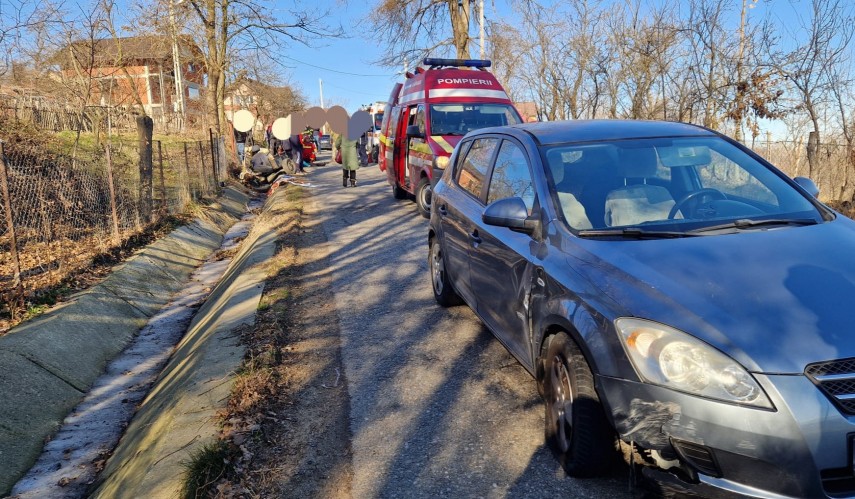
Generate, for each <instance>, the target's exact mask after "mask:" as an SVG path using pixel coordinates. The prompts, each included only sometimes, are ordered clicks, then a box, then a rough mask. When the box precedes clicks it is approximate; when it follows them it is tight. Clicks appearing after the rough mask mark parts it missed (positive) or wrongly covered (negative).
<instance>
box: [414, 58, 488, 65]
mask: <svg viewBox="0 0 855 499" xmlns="http://www.w3.org/2000/svg"><path fill="white" fill-rule="evenodd" d="M490 64H491V62H490V61H487V60H484V59H435V58H433V57H428V58H427V59H425V60H424V65H425V66H430V67H431V68H436V67H441V66H456V67H467V68H489V67H490Z"/></svg>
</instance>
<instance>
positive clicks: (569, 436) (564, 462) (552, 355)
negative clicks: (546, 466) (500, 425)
mask: <svg viewBox="0 0 855 499" xmlns="http://www.w3.org/2000/svg"><path fill="white" fill-rule="evenodd" d="M544 358H545V361H544V363H545V366H544V368H545V369H544V372H543V378H544V379H543V398H544V402H545V404H544V405H545V409H546V414H545V419H546V421H545V423H546V426H545V436H546V443H547V444H548V445H549V448H550V449H551V450H552V453H553V454H554V455H555V457H556V458H557V459H558V461H559V462H560V463H561V466H562V467H563V468H564V471H566V472H567V474H568V475H570V476H574V477H590V476H597V475H601V474H603V473H604V472H606V471H607V470H608V469H609V467H610V466H611V465H612V463H613V462H614V461H615V458H616V452H615V433H614V430H612V428H611V427H610V426H609V424H608V422H607V420H606V416H605V413H604V411H603V407H602V405H601V404H600V399H599V397H598V396H597V392H596V390H595V388H594V375H593V373H592V372H591V368H590V367H589V366H588V363H587V361H586V360H585V356H584V355H582V352H581V350H580V349H579V347H578V345H576V343H575V342H574V341H573V340H572V339H570V337H569V336H567V334H565V333H558V334H556V335H554V336H552V337H551V338H549V339H548V340H547V343H546V344H545V345H544Z"/></svg>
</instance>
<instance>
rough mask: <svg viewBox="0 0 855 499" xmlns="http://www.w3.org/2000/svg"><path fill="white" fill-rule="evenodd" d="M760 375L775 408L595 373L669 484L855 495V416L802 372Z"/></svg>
mask: <svg viewBox="0 0 855 499" xmlns="http://www.w3.org/2000/svg"><path fill="white" fill-rule="evenodd" d="M754 377H755V379H756V380H757V381H758V383H759V384H760V385H761V386H762V388H763V390H764V391H765V392H766V394H767V395H768V397H769V400H770V401H771V402H772V404H773V405H774V408H773V409H762V408H755V407H747V406H742V405H737V404H729V403H723V402H721V401H716V400H710V399H706V398H701V397H698V396H694V395H689V394H685V393H682V392H678V391H675V390H671V389H668V388H664V387H661V386H657V385H653V384H649V383H643V382H638V381H629V380H624V379H618V378H612V377H607V376H600V377H598V384H599V386H600V389H601V391H600V393H601V398H602V399H604V400H603V402H604V404H605V405H606V407H607V413H608V414H610V417H611V418H612V422H613V425H614V427H615V429H616V430H617V432H618V434H619V436H620V439H621V440H622V441H623V442H624V444H623V445H629V446H630V447H631V448H632V450H633V451H636V453H637V454H639V455H640V457H641V458H642V459H643V460H644V461H645V463H644V464H648V465H650V467H649V468H646V469H645V475H648V476H650V477H652V478H654V479H655V481H656V482H657V483H658V484H659V485H660V487H662V488H663V491H669V492H676V493H681V494H686V495H692V494H697V495H702V496H704V497H733V496H747V497H849V496H853V495H855V465H853V447H855V445H853V441H855V417H851V416H846V415H844V414H843V413H842V412H841V411H840V410H839V409H838V408H837V406H835V405H834V403H832V402H831V400H830V399H829V398H828V397H826V395H825V394H824V393H823V392H822V391H820V390H819V389H818V388H817V386H816V385H814V384H813V383H812V382H811V381H810V379H808V378H807V377H806V376H803V375H759V374H754Z"/></svg>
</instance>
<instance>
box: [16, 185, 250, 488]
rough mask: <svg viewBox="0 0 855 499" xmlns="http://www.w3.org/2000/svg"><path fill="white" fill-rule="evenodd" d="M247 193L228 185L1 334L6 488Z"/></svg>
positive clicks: (205, 250)
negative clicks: (179, 222) (106, 270)
mask: <svg viewBox="0 0 855 499" xmlns="http://www.w3.org/2000/svg"><path fill="white" fill-rule="evenodd" d="M247 201H248V196H247V195H246V194H245V193H243V192H242V191H240V190H239V189H238V188H234V187H227V188H226V189H225V191H224V193H223V195H222V196H221V197H220V199H218V201H217V203H215V204H214V205H212V206H211V207H210V208H209V209H207V210H206V211H205V213H203V214H202V215H201V216H199V217H198V218H197V219H196V220H195V221H194V222H192V223H190V224H188V225H186V226H184V227H181V228H179V229H176V230H175V231H173V232H172V233H171V234H169V235H168V236H166V237H164V238H162V239H160V240H158V241H157V242H155V243H153V244H152V245H150V246H148V247H147V248H145V249H144V250H142V251H141V252H140V253H139V254H137V255H135V256H134V257H133V258H131V259H129V260H128V261H126V262H124V263H123V264H122V265H121V266H119V267H118V268H117V269H116V270H114V271H113V272H112V273H111V274H110V276H109V277H108V278H106V279H105V280H104V281H102V282H101V283H100V284H98V285H96V286H93V287H92V288H91V289H89V290H87V291H84V292H82V293H79V294H77V295H75V296H74V297H71V298H70V299H68V300H67V301H66V302H65V303H63V304H62V305H61V306H58V307H56V308H54V309H52V310H50V311H49V312H47V313H45V314H43V315H41V316H39V317H36V318H35V319H33V320H31V321H28V322H26V323H24V324H22V325H21V326H19V327H16V328H14V329H13V330H11V331H10V332H9V333H7V334H6V335H5V336H3V337H0V496H5V495H8V494H9V493H10V491H11V488H12V486H13V485H14V484H15V482H17V480H18V479H20V478H21V476H23V474H24V473H26V472H27V470H29V468H30V467H31V466H32V465H33V463H34V462H35V460H36V459H37V458H38V456H39V454H40V453H41V451H42V447H43V446H44V443H45V441H46V440H47V439H49V438H50V437H51V435H52V434H53V433H54V432H55V431H56V430H57V429H58V428H59V426H60V424H61V423H62V420H63V419H64V418H65V417H66V415H67V414H68V413H69V412H70V411H71V410H72V409H73V408H74V407H75V406H76V405H77V404H78V403H79V402H80V401H81V400H82V399H83V396H84V395H85V393H86V391H87V390H88V389H89V387H90V386H91V385H92V383H93V382H94V381H95V379H97V377H98V376H99V375H101V373H102V372H103V371H104V368H105V366H106V365H107V363H108V362H109V361H110V360H111V359H112V358H113V357H115V356H116V355H118V354H119V353H120V352H121V351H122V350H123V349H124V348H125V347H126V346H127V345H128V343H129V341H130V340H131V339H132V338H133V337H134V335H135V334H136V333H137V332H138V331H139V330H140V328H142V327H143V326H144V325H145V324H146V323H147V322H148V319H149V318H150V317H151V316H153V315H154V314H155V313H157V311H158V310H159V309H160V308H161V307H162V306H163V305H164V304H165V303H166V302H167V301H168V299H169V297H170V296H171V295H172V294H173V293H174V292H176V291H178V290H179V289H180V288H181V286H182V285H183V283H184V282H186V281H187V279H188V278H189V275H190V274H191V273H192V272H193V270H194V269H195V268H196V267H197V266H198V265H199V264H201V263H202V262H203V261H204V260H205V259H206V258H207V257H208V256H209V255H210V254H211V252H213V251H214V250H216V249H217V248H219V245H220V242H221V241H222V237H223V234H224V233H225V231H226V230H227V229H228V228H229V227H230V226H231V225H232V224H234V222H236V221H237V220H238V219H239V218H240V216H241V215H242V214H243V213H244V211H245V205H246V202H247Z"/></svg>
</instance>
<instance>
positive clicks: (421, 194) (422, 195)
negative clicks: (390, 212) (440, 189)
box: [416, 177, 433, 218]
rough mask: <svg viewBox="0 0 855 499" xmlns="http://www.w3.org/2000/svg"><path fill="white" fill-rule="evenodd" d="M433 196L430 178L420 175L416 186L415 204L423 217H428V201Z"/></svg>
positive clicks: (429, 201)
mask: <svg viewBox="0 0 855 499" xmlns="http://www.w3.org/2000/svg"><path fill="white" fill-rule="evenodd" d="M432 196H433V188H432V186H431V185H430V179H429V178H427V177H422V179H421V180H419V185H418V187H416V206H418V208H419V213H421V215H422V216H423V217H425V218H430V203H431V197H432Z"/></svg>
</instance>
